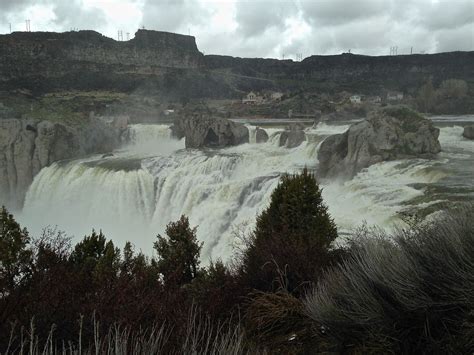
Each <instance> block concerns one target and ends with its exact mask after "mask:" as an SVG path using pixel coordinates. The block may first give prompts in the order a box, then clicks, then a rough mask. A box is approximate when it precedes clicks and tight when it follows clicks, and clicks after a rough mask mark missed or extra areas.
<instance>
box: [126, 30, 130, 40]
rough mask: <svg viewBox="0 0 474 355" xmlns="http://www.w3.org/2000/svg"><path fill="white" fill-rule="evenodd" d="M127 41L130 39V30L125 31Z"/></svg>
mask: <svg viewBox="0 0 474 355" xmlns="http://www.w3.org/2000/svg"><path fill="white" fill-rule="evenodd" d="M127 41H130V32H127Z"/></svg>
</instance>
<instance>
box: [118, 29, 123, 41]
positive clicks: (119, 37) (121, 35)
mask: <svg viewBox="0 0 474 355" xmlns="http://www.w3.org/2000/svg"><path fill="white" fill-rule="evenodd" d="M117 41H123V32H122V31H121V30H119V31H118V32H117Z"/></svg>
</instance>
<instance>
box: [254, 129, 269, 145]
mask: <svg viewBox="0 0 474 355" xmlns="http://www.w3.org/2000/svg"><path fill="white" fill-rule="evenodd" d="M255 141H256V142H257V143H266V142H267V141H268V134H267V132H266V131H265V130H264V129H262V128H260V127H257V128H256V130H255Z"/></svg>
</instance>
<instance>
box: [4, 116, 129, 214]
mask: <svg viewBox="0 0 474 355" xmlns="http://www.w3.org/2000/svg"><path fill="white" fill-rule="evenodd" d="M119 134H120V131H119V130H118V129H115V128H113V127H109V126H106V125H105V124H104V123H102V122H100V121H94V122H92V121H91V122H89V123H88V124H85V125H82V126H77V127H71V126H66V125H64V124H61V123H52V122H49V121H38V120H28V119H0V205H1V204H5V203H8V206H9V207H10V208H19V207H21V206H22V204H23V200H24V198H25V193H26V191H27V189H28V187H29V186H30V184H31V182H32V181H33V178H34V177H35V175H36V174H37V173H38V172H39V171H40V170H41V169H42V168H44V167H46V166H49V165H50V164H52V163H53V162H55V161H59V160H64V159H71V158H77V157H80V156H83V155H86V154H91V153H99V152H109V151H111V150H113V149H114V148H116V147H117V146H118V144H119Z"/></svg>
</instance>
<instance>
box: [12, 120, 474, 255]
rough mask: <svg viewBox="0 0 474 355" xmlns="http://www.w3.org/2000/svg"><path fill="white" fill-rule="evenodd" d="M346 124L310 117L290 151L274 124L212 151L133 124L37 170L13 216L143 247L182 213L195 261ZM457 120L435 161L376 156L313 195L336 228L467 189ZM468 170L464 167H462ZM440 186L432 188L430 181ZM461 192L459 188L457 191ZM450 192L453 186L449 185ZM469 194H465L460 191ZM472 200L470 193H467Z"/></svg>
mask: <svg viewBox="0 0 474 355" xmlns="http://www.w3.org/2000/svg"><path fill="white" fill-rule="evenodd" d="M347 127H348V126H347V125H345V126H344V125H327V124H319V125H318V126H316V127H313V128H311V129H307V130H306V134H307V138H308V141H307V142H305V143H303V144H302V145H301V146H299V147H297V148H294V149H286V148H282V147H279V146H278V142H279V133H280V132H281V131H282V129H281V128H266V131H267V133H268V135H269V137H270V139H269V141H268V142H267V143H264V144H256V143H254V142H255V139H253V138H252V135H254V129H252V128H251V130H250V141H251V143H250V144H243V145H240V146H237V147H231V148H227V149H222V150H185V149H184V141H182V140H181V141H178V140H174V139H172V138H171V135H170V131H169V127H167V126H165V125H135V126H133V127H132V131H131V144H130V145H129V146H127V147H124V148H123V149H121V150H119V151H117V152H115V155H114V156H113V157H109V158H105V159H103V158H101V157H98V156H97V157H90V158H88V159H82V160H77V161H73V162H69V163H57V164H53V165H52V166H50V167H48V168H45V169H43V170H42V171H41V172H40V174H38V175H37V177H36V178H35V180H34V182H33V184H32V186H31V187H30V189H29V191H28V193H27V196H26V202H25V207H24V210H23V212H22V213H21V215H20V216H19V219H20V221H21V222H22V223H24V224H25V225H26V226H27V227H28V228H29V229H30V230H31V231H32V232H33V233H38V232H39V231H40V230H41V228H43V227H44V226H46V225H58V227H59V228H60V229H63V230H65V231H66V232H67V233H68V234H70V235H71V234H72V235H74V236H75V238H76V239H79V238H81V237H82V236H83V235H85V234H87V233H90V231H91V229H92V228H95V229H102V230H103V231H104V232H105V233H106V235H107V236H108V237H110V238H112V239H113V240H114V241H116V242H117V243H118V244H119V245H123V243H124V242H125V241H126V240H130V241H131V242H132V243H134V244H135V245H136V246H137V247H138V248H141V249H142V250H143V251H145V252H146V253H151V247H152V244H153V241H154V240H155V237H156V235H157V234H159V233H160V234H163V232H164V228H165V226H166V224H167V223H168V222H170V221H174V220H177V219H178V218H179V217H180V216H181V215H182V214H185V215H187V216H189V218H190V222H191V224H192V225H197V226H198V238H199V239H200V240H202V241H204V243H205V244H204V248H203V259H204V260H207V259H208V258H209V257H212V258H214V259H215V258H218V257H221V258H224V259H226V258H227V257H229V256H230V255H231V253H232V243H233V233H232V231H233V229H235V228H236V227H237V226H239V225H241V224H244V223H247V224H248V226H247V228H251V227H252V225H253V224H254V222H255V217H256V215H257V214H258V213H260V212H261V211H262V210H263V209H264V208H265V207H266V206H267V205H268V202H269V200H270V195H271V193H272V191H273V189H274V188H275V187H276V185H277V183H278V180H279V177H280V175H281V174H283V173H292V172H296V171H298V170H300V169H301V168H303V167H304V166H307V167H309V168H311V169H313V168H314V169H316V168H317V150H318V146H319V144H320V142H321V140H322V139H323V138H319V137H325V136H328V135H330V134H334V133H341V132H344V131H345V130H346V129H347ZM460 132H461V133H462V127H457V126H454V127H445V128H442V129H441V136H440V142H441V145H442V147H443V153H442V154H440V156H439V158H438V159H435V160H421V159H411V160H404V161H393V162H385V163H380V164H376V165H373V166H371V167H370V168H368V169H366V170H364V171H362V172H360V173H359V174H358V175H357V176H356V177H355V178H354V179H353V180H351V181H346V182H339V181H323V182H322V188H323V197H324V199H325V201H326V202H327V204H328V206H329V212H330V213H331V215H332V216H333V217H334V218H335V221H336V223H337V225H338V227H339V229H340V230H342V231H344V230H349V229H351V228H352V227H354V226H357V225H359V224H361V223H363V222H364V221H367V222H368V223H369V224H378V225H381V226H387V227H390V226H391V224H392V223H394V222H396V221H397V219H398V215H399V213H400V212H403V211H407V210H410V209H413V208H417V206H418V207H419V208H426V207H427V206H430V205H432V204H435V203H438V202H439V201H444V200H446V199H448V198H452V196H453V192H452V191H451V190H450V189H451V188H454V187H456V188H459V186H461V185H462V184H464V185H465V186H464V185H463V186H464V188H465V189H469V188H471V189H472V190H473V191H474V188H473V187H472V184H473V182H472V176H474V174H473V175H471V179H469V174H471V172H470V170H469V168H464V167H463V166H465V165H466V164H471V167H472V166H474V157H473V154H474V143H473V142H472V141H467V140H465V139H464V138H462V136H461V135H460ZM471 169H472V168H471ZM437 186H438V187H439V186H441V187H443V188H445V189H447V190H446V191H447V192H446V191H445V192H444V195H443V193H432V192H430V191H431V190H430V189H433V188H436V187H437ZM465 191H468V190H465ZM456 193H457V192H456ZM467 194H469V191H468V192H467ZM473 199H474V198H473Z"/></svg>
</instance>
